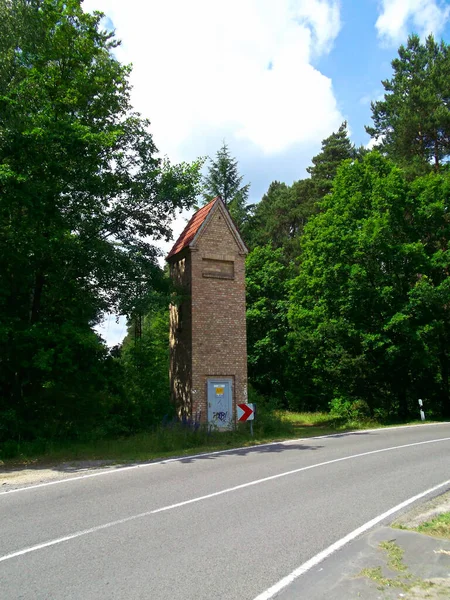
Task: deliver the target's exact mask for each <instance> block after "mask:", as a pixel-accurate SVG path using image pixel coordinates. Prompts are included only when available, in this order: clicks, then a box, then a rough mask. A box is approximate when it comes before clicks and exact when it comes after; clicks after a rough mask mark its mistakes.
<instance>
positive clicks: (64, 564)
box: [0, 424, 450, 600]
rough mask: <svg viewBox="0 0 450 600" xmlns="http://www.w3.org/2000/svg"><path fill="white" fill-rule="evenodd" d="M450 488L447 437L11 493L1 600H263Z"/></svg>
mask: <svg viewBox="0 0 450 600" xmlns="http://www.w3.org/2000/svg"><path fill="white" fill-rule="evenodd" d="M401 446H403V447H401ZM449 479H450V424H440V425H424V426H418V427H410V428H398V429H389V430H387V429H384V430H376V431H368V432H358V433H354V434H340V435H336V436H333V437H325V438H315V439H305V440H297V441H294V442H288V443H283V444H275V445H269V446H263V447H259V448H255V449H244V450H233V451H230V452H227V453H222V454H213V455H204V456H201V457H191V458H184V459H180V460H177V461H171V462H166V463H158V464H151V465H145V466H141V467H139V468H131V469H123V470H120V469H118V470H115V471H113V472H111V471H109V472H107V473H106V474H104V475H103V474H101V475H100V476H95V477H88V478H82V479H76V480H65V481H62V482H61V483H57V484H51V485H44V486H41V487H28V488H25V489H20V490H18V491H14V492H6V493H0V519H1V520H0V523H1V525H0V598H1V599H2V600H9V599H13V598H14V599H16V598H21V599H33V600H36V599H44V598H45V599H46V600H48V599H52V600H56V599H65V600H69V599H77V600H78V599H82V600H91V599H92V600H94V599H95V600H101V599H106V598H107V599H118V598H120V599H127V600H133V599H135V598H139V599H141V598H142V599H146V600H160V599H161V600H165V599H170V600H190V599H192V600H194V599H195V600H211V599H215V598H220V599H224V600H232V599H239V600H253V599H254V598H256V597H257V596H259V595H260V594H262V593H263V592H264V591H265V590H267V589H268V588H270V587H271V586H273V585H274V584H275V583H276V582H277V581H279V580H280V579H282V578H283V577H285V576H286V575H287V574H289V573H290V572H292V571H293V570H295V569H296V568H297V567H299V565H301V564H302V563H304V562H305V561H308V560H309V559H310V558H311V557H313V556H314V555H316V554H317V553H319V552H320V551H322V550H323V549H324V548H326V547H328V546H330V545H331V544H333V543H334V542H336V541H337V540H339V539H341V538H342V537H344V536H345V535H347V534H348V533H349V532H350V531H353V530H354V529H356V528H358V527H360V526H361V525H363V524H364V523H366V522H367V521H369V520H371V519H373V518H375V517H376V516H378V515H380V514H381V513H383V512H385V511H387V510H389V509H390V508H392V507H393V506H395V505H397V504H399V503H401V502H403V501H405V500H407V499H408V498H410V497H412V496H415V495H416V494H419V493H421V492H422V491H424V490H426V489H429V488H432V487H434V486H436V485H438V484H440V483H442V482H443V481H445V480H449ZM440 491H442V492H443V491H446V488H445V487H444V488H442V489H441V490H440Z"/></svg>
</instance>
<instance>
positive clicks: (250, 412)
mask: <svg viewBox="0 0 450 600" xmlns="http://www.w3.org/2000/svg"><path fill="white" fill-rule="evenodd" d="M255 410H256V407H255V405H254V404H237V405H236V413H237V420H238V421H240V422H241V423H242V422H245V421H250V435H251V436H252V437H253V420H254V418H255Z"/></svg>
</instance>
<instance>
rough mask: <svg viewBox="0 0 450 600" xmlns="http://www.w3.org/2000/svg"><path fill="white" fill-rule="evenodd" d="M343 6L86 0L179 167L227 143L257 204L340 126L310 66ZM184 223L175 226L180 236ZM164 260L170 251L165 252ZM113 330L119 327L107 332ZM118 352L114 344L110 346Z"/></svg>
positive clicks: (297, 173)
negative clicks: (110, 30) (100, 17)
mask: <svg viewBox="0 0 450 600" xmlns="http://www.w3.org/2000/svg"><path fill="white" fill-rule="evenodd" d="M339 6H340V2H339V0H228V2H222V1H220V0H190V1H189V2H187V1H186V0H146V1H145V2H144V0H127V1H126V2H124V0H85V1H84V3H83V7H84V9H85V10H89V11H93V10H100V11H102V12H104V13H105V14H106V15H107V17H108V18H109V19H110V20H111V21H112V23H113V25H114V27H115V29H116V34H117V37H118V38H119V39H121V40H122V45H121V46H120V47H119V48H118V49H117V57H118V59H119V60H120V61H122V62H124V63H132V64H133V72H132V75H131V83H132V85H133V91H132V103H133V106H134V107H135V108H136V109H137V110H138V111H139V112H141V114H142V115H143V116H145V117H148V118H150V120H151V131H152V133H153V136H154V140H155V143H156V145H157V146H158V148H159V149H160V150H161V152H162V154H167V155H168V156H169V157H170V159H171V160H174V161H179V160H188V161H190V160H193V159H195V158H196V157H197V156H200V155H209V156H213V155H215V153H216V151H217V149H218V148H219V146H220V144H221V143H222V140H223V139H226V141H227V143H228V144H229V146H230V151H231V153H232V155H233V156H236V157H237V158H238V160H239V166H240V171H241V173H242V174H243V175H244V177H245V181H246V182H247V181H250V182H251V184H252V186H251V192H250V196H251V201H253V202H254V201H257V200H259V199H260V198H261V196H262V193H264V191H265V190H266V189H267V187H268V185H269V183H270V182H271V181H272V180H274V179H278V180H281V181H286V183H291V182H292V181H293V180H294V179H299V178H301V177H302V176H304V168H305V167H306V166H307V165H308V164H309V161H310V159H311V157H312V156H313V155H314V154H315V153H316V152H317V151H318V150H319V148H320V142H321V140H322V139H323V138H325V137H327V136H329V135H330V133H331V132H332V131H335V130H336V129H337V128H338V127H339V125H340V123H341V122H342V121H343V120H344V117H343V116H342V114H341V113H340V111H339V108H338V105H337V102H336V99H335V96H334V92H333V87H332V81H331V79H330V78H328V77H326V76H324V75H323V74H322V73H321V72H320V71H319V70H318V68H317V67H316V66H314V64H316V63H317V61H318V59H319V58H320V57H321V56H323V55H324V54H326V53H327V52H329V51H330V50H331V48H332V47H333V43H334V41H335V39H336V37H337V35H338V33H339V30H340V26H341V25H340V10H339ZM184 225H185V216H183V217H179V218H178V219H176V220H175V223H174V237H175V238H176V237H177V235H178V234H179V233H180V231H181V230H182V228H183V227H184ZM158 245H159V247H160V248H161V249H162V250H163V251H164V253H167V251H168V250H169V248H170V246H171V243H168V244H162V243H159V244H158ZM108 327H109V331H111V328H112V330H113V331H114V335H113V336H112V335H109V334H108V335H107V334H104V335H106V337H107V338H108V341H109V338H110V337H114V341H115V340H116V328H115V327H113V326H112V325H111V324H110V325H109V326H108ZM110 343H111V342H110Z"/></svg>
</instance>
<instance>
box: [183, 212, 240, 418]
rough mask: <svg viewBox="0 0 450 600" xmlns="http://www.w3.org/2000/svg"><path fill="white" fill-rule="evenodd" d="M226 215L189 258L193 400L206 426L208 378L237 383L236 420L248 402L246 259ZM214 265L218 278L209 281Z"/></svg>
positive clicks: (216, 218)
mask: <svg viewBox="0 0 450 600" xmlns="http://www.w3.org/2000/svg"><path fill="white" fill-rule="evenodd" d="M222 211H223V209H222V206H221V205H219V206H218V209H217V210H216V211H215V212H214V214H213V215H212V217H211V219H210V220H209V222H208V223H207V225H206V226H205V228H204V230H203V231H202V232H201V233H200V237H199V240H198V242H197V244H196V250H194V251H193V252H192V254H191V258H192V398H193V411H194V414H201V419H202V421H207V415H208V409H207V394H206V388H207V379H208V378H210V377H231V378H232V379H233V415H234V414H235V403H236V402H238V403H239V402H246V401H247V338H246V325H245V256H244V255H243V254H242V249H241V248H240V246H239V245H238V244H237V242H236V239H235V238H234V236H233V234H232V232H231V231H230V229H229V226H228V224H227V222H226V219H225V216H224V214H223V212H222ZM230 263H232V265H233V269H232V271H234V276H233V273H232V272H230ZM211 264H213V265H214V264H215V265H216V267H217V268H216V271H217V275H216V276H211V271H212V269H211ZM221 267H222V268H221ZM205 271H206V272H205Z"/></svg>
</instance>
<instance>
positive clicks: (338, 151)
mask: <svg viewBox="0 0 450 600" xmlns="http://www.w3.org/2000/svg"><path fill="white" fill-rule="evenodd" d="M356 157H357V151H356V149H355V147H354V145H353V144H352V143H351V141H350V138H349V137H348V131H347V121H344V122H343V123H342V125H341V126H340V127H339V129H338V130H337V132H333V133H332V134H331V135H330V136H329V137H327V138H326V139H324V140H323V141H322V151H321V152H320V153H319V154H317V156H314V157H313V159H312V161H311V162H312V163H313V164H312V166H310V167H308V168H307V169H306V170H307V172H308V173H309V174H310V175H311V181H312V182H313V183H314V186H315V189H316V197H317V198H318V199H320V198H323V196H325V195H326V194H329V193H330V192H331V189H332V187H333V180H334V178H335V177H336V173H337V170H338V168H339V166H340V164H341V163H342V161H344V160H346V159H348V158H356Z"/></svg>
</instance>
